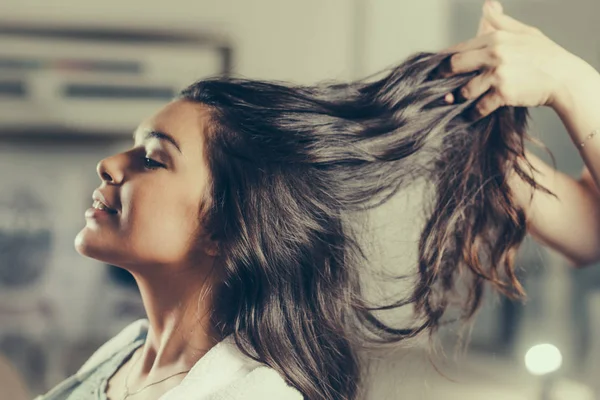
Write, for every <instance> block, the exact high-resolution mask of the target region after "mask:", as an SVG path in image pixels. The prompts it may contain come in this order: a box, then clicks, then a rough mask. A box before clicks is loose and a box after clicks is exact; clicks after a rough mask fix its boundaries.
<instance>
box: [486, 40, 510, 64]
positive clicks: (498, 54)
mask: <svg viewBox="0 0 600 400" xmlns="http://www.w3.org/2000/svg"><path fill="white" fill-rule="evenodd" d="M489 55H490V58H491V59H492V61H493V62H495V63H496V64H497V65H498V64H502V63H504V62H505V61H506V48H505V47H504V46H502V45H500V44H496V45H494V46H492V47H490V49H489Z"/></svg>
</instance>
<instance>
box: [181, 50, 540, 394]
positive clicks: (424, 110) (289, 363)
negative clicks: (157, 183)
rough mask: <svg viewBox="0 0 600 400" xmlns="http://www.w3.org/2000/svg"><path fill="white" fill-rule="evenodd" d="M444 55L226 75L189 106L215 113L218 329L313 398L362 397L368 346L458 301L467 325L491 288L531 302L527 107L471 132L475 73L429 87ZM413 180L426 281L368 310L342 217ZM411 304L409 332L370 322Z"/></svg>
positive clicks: (212, 227) (209, 224)
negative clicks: (330, 70) (331, 77)
mask: <svg viewBox="0 0 600 400" xmlns="http://www.w3.org/2000/svg"><path fill="white" fill-rule="evenodd" d="M447 57H448V55H447V54H428V53H419V54H416V55H414V56H412V57H410V58H409V59H407V60H406V61H405V62H403V63H402V64H400V65H398V66H397V67H395V68H392V69H391V70H389V71H387V72H385V73H384V74H383V75H382V76H380V77H378V78H377V79H374V80H373V79H371V80H363V81H357V82H352V83H322V84H318V85H314V86H301V85H291V84H286V83H280V82H265V81H256V80H245V79H236V78H229V77H219V78H213V79H207V80H203V81H199V82H196V83H194V84H193V85H191V86H189V87H188V88H186V89H185V90H184V91H182V93H181V95H180V97H181V98H182V99H185V100H188V101H192V102H197V103H202V104H204V105H206V106H208V108H209V110H210V123H209V126H210V128H208V131H207V132H206V140H205V149H204V151H205V154H206V159H207V165H208V168H209V172H210V177H211V182H210V193H209V199H208V201H207V206H206V207H205V208H204V209H203V210H202V215H203V221H202V224H203V228H204V229H205V230H207V231H208V232H210V234H211V235H212V237H213V238H214V239H216V240H217V241H218V242H219V249H220V258H219V260H218V261H219V265H220V268H221V269H222V270H223V274H224V280H223V283H222V285H221V286H220V287H219V288H217V290H216V292H215V295H216V296H217V297H216V299H218V302H217V306H216V307H215V309H214V312H213V317H212V320H213V321H214V324H215V326H216V327H218V329H219V330H220V331H221V332H222V333H223V334H224V335H226V334H233V335H234V337H235V339H236V343H237V345H238V346H239V347H240V349H242V351H244V352H245V353H246V354H247V355H249V356H251V357H253V358H255V359H257V360H259V361H261V362H263V363H265V364H267V365H269V366H271V367H272V368H274V369H275V370H277V371H278V372H279V373H280V374H281V375H282V376H283V377H285V379H286V380H287V382H288V383H289V384H290V385H293V386H294V387H296V388H298V390H300V391H301V392H302V393H303V395H304V396H305V398H307V399H311V400H320V399H356V398H357V396H358V394H359V386H360V383H361V379H360V377H361V368H360V365H359V364H360V363H359V357H358V355H357V349H358V348H359V347H361V346H362V345H367V344H368V343H393V342H399V341H401V340H404V339H406V338H409V337H412V336H415V335H417V334H418V333H419V332H422V331H430V332H433V331H435V330H436V328H437V327H439V326H440V325H441V324H442V323H443V317H444V315H445V313H446V311H447V310H448V309H449V307H451V306H452V305H454V306H458V307H459V309H460V310H462V316H463V317H464V318H465V319H469V318H471V317H472V316H473V315H474V313H475V311H476V310H477V308H478V307H479V305H480V303H481V298H482V293H483V290H484V286H485V285H486V284H487V285H490V286H491V287H493V288H495V289H497V290H498V291H500V292H502V293H504V294H506V295H509V296H520V295H522V294H523V289H522V287H521V286H520V284H519V282H518V280H517V277H516V276H515V272H514V255H515V251H516V249H517V247H518V246H519V244H520V243H521V242H522V240H523V239H524V236H525V234H526V226H525V215H524V212H523V210H522V209H520V208H519V206H518V205H517V204H516V203H515V201H514V199H513V196H512V194H511V191H510V188H509V186H508V183H507V182H508V177H509V175H510V174H512V173H516V174H518V175H520V176H521V177H522V178H523V179H524V180H525V181H527V182H529V183H530V184H531V185H532V186H534V187H537V185H536V184H535V182H534V181H533V180H532V179H531V177H530V174H529V173H528V172H527V171H525V170H523V169H522V167H521V166H522V165H527V163H526V160H525V158H524V142H525V139H526V132H525V130H526V120H527V111H526V110H525V109H519V108H509V107H505V108H501V109H499V110H497V111H496V112H495V113H493V114H492V115H490V116H488V117H486V118H484V119H482V120H479V121H476V122H474V121H472V120H470V119H469V118H468V117H467V112H468V110H469V107H470V106H471V105H472V101H469V102H464V103H458V104H450V105H449V104H446V103H445V102H444V96H445V95H446V94H447V93H450V92H454V91H456V90H457V89H458V88H460V87H461V86H462V85H464V84H465V83H466V82H468V80H469V79H470V78H472V77H473V74H469V75H461V76H454V77H450V78H443V79H441V78H440V79H437V78H435V72H436V70H437V68H438V67H439V66H440V65H441V64H442V63H443V62H444V61H445V59H446V58H447ZM416 179H424V180H426V181H427V182H429V183H430V184H431V185H433V188H434V196H433V198H432V199H431V200H432V202H431V204H428V205H427V210H428V211H427V219H426V223H425V225H424V228H423V231H422V233H421V236H420V240H419V243H418V265H417V269H418V277H417V280H416V283H415V285H414V287H413V288H412V292H411V293H410V295H409V296H407V298H404V299H398V301H397V302H393V303H392V304H385V305H371V304H369V303H368V302H367V301H366V300H365V297H364V294H363V289H362V285H361V281H360V279H359V271H361V270H364V269H365V268H368V267H369V260H368V259H367V257H366V256H365V253H364V251H363V249H362V248H361V245H360V243H359V240H358V236H357V232H354V231H353V229H352V228H351V226H350V224H348V223H347V221H346V220H345V219H344V217H345V216H347V215H348V214H350V213H353V212H357V211H364V210H368V209H371V208H374V207H377V206H379V205H381V204H383V203H385V202H386V201H388V200H389V199H390V198H391V197H392V196H393V195H394V194H396V193H397V192H398V191H399V190H402V189H403V188H406V187H407V186H408V185H409V184H411V183H412V182H414V181H415V180H416ZM389 240H393V238H391V239H389ZM458 287H460V290H457V288H458ZM407 304H408V305H410V304H413V305H414V307H415V310H416V311H417V317H416V319H415V324H414V325H412V326H409V327H404V328H399V327H392V326H389V325H388V324H386V323H385V322H384V321H382V320H381V319H380V318H379V317H378V316H377V315H376V313H378V310H385V309H392V308H397V307H401V306H404V305H407Z"/></svg>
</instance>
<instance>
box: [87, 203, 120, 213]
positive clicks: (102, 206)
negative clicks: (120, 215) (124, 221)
mask: <svg viewBox="0 0 600 400" xmlns="http://www.w3.org/2000/svg"><path fill="white" fill-rule="evenodd" d="M92 207H94V208H95V209H96V210H100V211H106V212H108V213H110V214H116V213H117V210H113V209H112V208H109V207H108V206H107V205H106V204H104V203H102V202H101V201H99V200H95V201H94V204H93V205H92Z"/></svg>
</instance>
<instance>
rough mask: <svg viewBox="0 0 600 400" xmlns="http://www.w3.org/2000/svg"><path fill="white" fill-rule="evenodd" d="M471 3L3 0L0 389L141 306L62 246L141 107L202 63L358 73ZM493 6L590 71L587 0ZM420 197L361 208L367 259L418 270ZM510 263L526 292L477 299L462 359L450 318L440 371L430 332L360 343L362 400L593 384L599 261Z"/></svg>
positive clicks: (217, 70)
mask: <svg viewBox="0 0 600 400" xmlns="http://www.w3.org/2000/svg"><path fill="white" fill-rule="evenodd" d="M482 3H483V0H419V1H415V0H302V1H292V0H284V1H282V0H252V1H250V0H221V1H218V2H216V1H203V0H195V1H190V0H171V1H168V2H148V1H141V0H125V1H117V0H104V1H101V2H98V1H97V2H88V1H81V0H57V1H42V0H3V1H2V2H0V169H1V170H2V172H3V173H2V174H0V399H11V400H19V399H28V398H32V397H33V396H34V395H37V394H40V393H43V392H45V391H47V390H48V389H49V388H51V387H52V386H54V385H55V384H56V383H58V382H59V381H61V380H62V379H64V378H65V377H66V376H68V375H70V374H72V373H73V372H74V371H75V370H76V369H77V368H78V367H79V366H81V364H82V363H83V362H84V361H85V360H86V359H87V357H89V355H90V354H91V353H92V352H93V351H94V350H95V349H96V348H98V346H99V345H100V344H102V343H103V342H105V341H106V340H107V339H108V338H110V337H111V336H113V335H114V334H116V333H117V332H118V331H119V330H120V329H122V328H123V327H124V326H125V325H127V324H128V323H130V322H131V321H133V320H135V319H138V318H140V317H143V316H144V311H143V307H142V305H141V301H140V298H139V293H138V291H137V288H136V286H135V283H134V282H132V280H131V279H130V277H129V275H128V274H126V273H124V272H122V271H121V270H119V269H117V268H115V267H113V266H110V265H103V264H101V263H99V262H97V261H95V260H91V259H86V258H83V257H81V256H80V255H78V254H77V253H76V252H75V250H74V247H73V239H74V237H75V235H76V234H77V232H78V231H79V230H80V229H81V228H82V227H83V226H84V223H85V222H84V218H83V213H84V211H85V209H87V208H88V207H90V205H91V202H92V200H91V194H92V191H93V190H94V188H96V187H98V185H99V183H100V180H99V178H98V176H97V175H96V171H95V166H96V164H97V162H98V161H99V160H100V159H102V158H103V157H105V156H107V155H109V154H112V153H114V152H117V151H122V150H124V149H125V148H128V147H130V146H131V145H132V140H131V134H132V132H133V130H134V129H135V128H136V126H137V124H138V123H139V122H140V121H141V120H142V119H143V118H145V117H146V116H148V115H150V114H152V113H153V112H154V111H155V110H156V109H158V108H159V107H160V106H161V105H163V104H164V103H165V102H167V101H168V100H169V99H170V98H171V97H172V96H173V95H174V94H175V93H176V92H177V91H178V90H179V89H181V88H182V87H183V86H185V85H186V84H189V83H191V82H192V81H194V80H196V79H200V78H203V77H207V76H211V75H214V74H221V73H224V74H227V73H234V74H237V75H243V76H245V77H250V78H265V79H278V80H288V81H294V82H298V83H314V82H316V81H320V80H326V79H327V80H329V79H338V80H349V79H357V78H361V77H364V76H367V75H369V74H372V73H374V72H377V71H379V70H381V69H383V68H385V67H387V66H390V65H392V64H394V63H398V62H400V61H402V60H403V59H404V58H406V57H407V56H409V55H410V54H411V53H413V52H416V51H438V50H441V49H442V48H444V47H447V46H450V45H452V44H454V43H457V42H459V41H463V40H466V39H468V38H470V37H472V36H473V35H474V34H475V32H476V29H477V24H478V20H479V15H480V12H481V5H482ZM502 3H503V5H504V8H505V12H507V13H509V14H511V15H512V16H514V17H516V18H518V19H521V20H522V21H524V22H526V23H529V24H532V25H535V26H537V27H539V28H540V29H542V31H543V32H544V33H546V34H547V35H548V36H549V37H551V38H552V39H553V40H555V41H556V42H558V43H559V44H561V45H563V46H564V47H566V48H567V49H569V50H570V51H572V52H574V53H575V54H577V55H578V56H580V57H582V58H584V59H585V60H586V61H588V62H589V63H591V64H592V65H594V66H595V67H596V68H598V67H599V64H600V58H599V56H600V54H599V51H600V50H599V49H600V47H599V46H598V44H599V43H598V42H599V40H600V39H599V38H600V35H598V33H599V32H598V25H597V21H596V16H597V15H599V13H600V2H598V1H597V0H570V1H568V2H567V1H564V0H504V1H503V2H502ZM532 116H533V124H532V125H531V131H532V133H533V135H534V136H536V137H538V138H540V139H541V140H542V141H543V142H544V143H545V144H546V145H547V146H548V148H549V149H550V150H551V151H552V153H553V154H554V156H555V158H556V162H557V167H558V168H559V169H560V170H562V171H564V172H567V173H569V174H572V175H574V176H575V175H578V174H579V172H580V170H581V167H582V165H583V164H582V161H581V159H580V158H579V156H578V152H577V150H576V149H575V147H574V146H573V145H572V143H571V141H570V139H569V137H568V135H567V134H566V131H565V130H564V128H563V126H562V124H561V123H560V120H559V119H558V117H556V115H554V114H553V112H552V111H551V110H545V109H536V110H533V112H532ZM534 152H535V153H537V154H538V155H540V156H542V157H543V158H544V159H545V160H549V159H548V157H547V156H546V155H545V154H543V153H540V152H539V151H536V150H534ZM420 200H421V197H420V195H419V193H418V188H415V190H414V192H410V191H407V192H406V193H402V194H400V195H399V196H397V198H395V199H394V201H392V202H390V203H388V204H386V205H385V206H384V207H382V208H380V209H378V210H376V211H375V212H373V215H372V222H373V228H374V229H373V232H374V233H375V235H374V236H373V240H372V243H370V244H371V245H372V246H371V249H372V250H371V251H372V257H373V260H374V264H379V265H380V266H387V267H388V268H394V270H396V269H397V270H398V271H399V272H406V271H408V270H410V268H412V267H414V261H415V258H414V257H415V251H416V247H415V240H416V238H417V236H418V233H419V229H418V228H419V220H418V219H417V218H416V217H415V216H416V215H419V207H420V205H421V203H420ZM390 221H393V222H390ZM517 262H518V264H519V269H520V271H521V278H522V280H523V282H524V285H525V287H526V289H527V291H528V294H529V299H528V300H527V301H526V302H525V303H517V302H512V301H508V300H505V299H501V298H498V297H497V296H493V295H488V296H487V297H486V301H485V305H484V307H483V310H482V312H481V313H480V314H479V317H478V320H477V322H476V324H475V326H474V327H473V330H472V333H471V336H472V339H471V345H470V348H469V351H468V352H467V353H466V355H464V356H461V357H459V358H455V357H454V356H453V347H452V343H453V342H454V339H455V332H454V330H453V329H447V330H445V331H443V332H442V335H441V337H442V339H443V341H444V343H447V349H446V350H447V353H448V356H447V360H446V361H445V362H444V363H443V364H444V365H443V366H442V371H443V372H444V373H445V374H446V376H445V377H444V376H441V375H440V374H439V373H438V372H437V371H436V370H435V368H434V367H433V366H432V365H431V363H430V362H429V360H428V357H427V352H426V343H421V342H419V343H411V344H409V345H407V346H404V347H403V348H402V349H399V350H398V351H396V352H392V353H390V352H387V353H386V354H383V353H382V354H374V355H373V363H372V365H371V366H372V368H371V371H370V380H369V382H368V398H369V399H411V400H412V399H438V398H444V399H461V400H467V399H482V398H485V399H542V398H544V399H568V400H587V399H596V398H600V380H599V379H597V376H598V374H600V268H598V266H595V265H592V266H589V267H587V268H585V269H581V270H575V269H572V268H569V267H568V265H567V263H566V262H565V260H564V259H562V257H560V256H559V255H557V254H555V253H553V252H551V251H548V250H547V249H545V248H542V247H541V246H539V245H537V244H536V243H534V242H533V241H531V240H528V241H526V243H525V244H524V245H523V247H522V249H521V251H520V254H519V257H518V261H517ZM540 344H546V345H545V346H541V347H540V346H538V347H536V346H537V345H540ZM526 354H527V359H526ZM526 361H527V362H526ZM559 365H560V368H558V366H559ZM554 367H556V368H558V370H556V371H555V372H551V373H548V374H546V375H538V374H539V373H543V372H544V371H546V372H550V371H552V370H553V369H555V368H554ZM548 388H550V389H548Z"/></svg>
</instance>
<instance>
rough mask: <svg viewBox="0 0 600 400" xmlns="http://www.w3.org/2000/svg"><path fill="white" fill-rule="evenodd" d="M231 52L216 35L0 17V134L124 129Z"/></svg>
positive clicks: (225, 63) (220, 68)
mask: <svg viewBox="0 0 600 400" xmlns="http://www.w3.org/2000/svg"><path fill="white" fill-rule="evenodd" d="M231 57H232V48H231V46H230V45H229V43H228V41H227V40H225V39H224V38H222V37H219V36H217V35H206V34H198V33H197V34H190V33H173V32H156V31H139V30H138V31H131V30H119V29H108V28H104V29H91V28H65V27H60V28H57V27H23V26H14V25H8V24H2V23H0V136H1V135H2V134H14V133H15V132H17V133H19V132H32V133H35V134H43V133H44V132H48V133H50V132H54V133H63V134H64V133H77V134H88V133H92V134H99V133H102V134H104V133H106V134H119V135H121V134H124V133H127V134H129V133H131V132H132V130H133V129H135V127H136V126H137V125H138V124H139V123H140V122H141V121H142V120H143V119H144V118H146V117H148V116H149V115H151V114H152V113H153V112H154V111H156V109H158V108H159V107H161V106H162V105H164V104H165V103H166V102H168V101H169V100H170V99H171V98H172V97H173V96H174V95H175V94H176V93H177V92H178V91H179V90H181V89H182V88H184V87H185V86H186V85H188V84H190V83H192V82H193V81H195V80H198V79H201V78H205V77H208V76H214V75H217V74H227V73H229V72H230V71H229V70H230V65H231Z"/></svg>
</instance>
